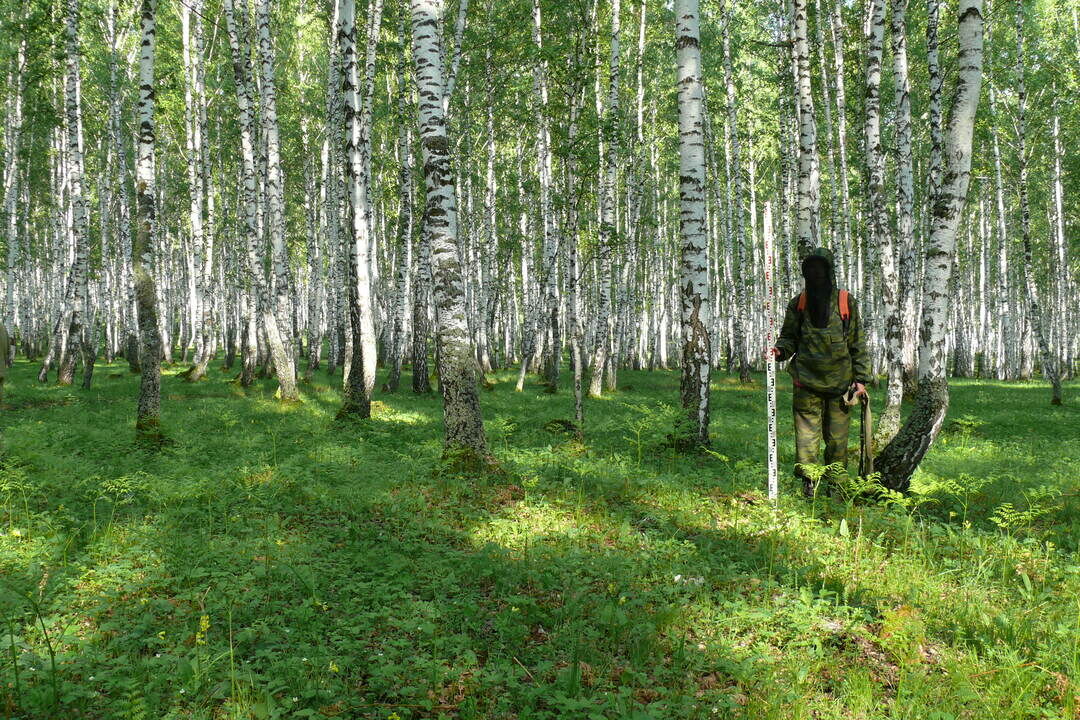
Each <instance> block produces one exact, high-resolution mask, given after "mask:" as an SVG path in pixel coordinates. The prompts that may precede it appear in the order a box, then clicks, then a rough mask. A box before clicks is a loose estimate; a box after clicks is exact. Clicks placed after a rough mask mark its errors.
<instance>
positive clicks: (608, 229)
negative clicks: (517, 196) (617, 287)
mask: <svg viewBox="0 0 1080 720" xmlns="http://www.w3.org/2000/svg"><path fill="white" fill-rule="evenodd" d="M620 10H621V8H620V0H613V1H612V3H611V57H610V63H609V76H608V81H609V86H608V101H607V107H605V108H604V115H603V122H601V133H602V137H603V139H604V143H603V145H604V157H603V158H602V160H601V165H602V170H601V174H600V208H599V211H600V239H599V246H598V248H597V252H598V254H599V256H600V257H599V260H598V271H599V272H597V274H596V280H597V285H599V290H600V292H599V295H600V298H599V302H598V303H597V307H596V337H595V338H594V340H593V344H594V345H595V348H594V349H593V357H592V376H591V377H590V378H589V397H600V392H601V390H602V388H603V377H604V368H605V366H606V365H607V361H608V345H609V344H610V343H611V331H612V328H611V277H610V275H611V265H612V262H611V260H612V257H611V256H612V253H614V252H615V247H614V246H615V181H616V175H617V171H618V158H617V153H616V147H615V145H616V143H617V142H618V133H617V128H616V123H617V121H618V117H619V13H620ZM597 102H598V103H599V100H597Z"/></svg>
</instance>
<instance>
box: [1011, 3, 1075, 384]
mask: <svg viewBox="0 0 1080 720" xmlns="http://www.w3.org/2000/svg"><path fill="white" fill-rule="evenodd" d="M1024 67H1025V64H1024V4H1023V0H1016V94H1017V110H1016V154H1017V159H1018V162H1019V163H1020V235H1021V237H1022V239H1023V241H1024V283H1025V285H1027V300H1028V302H1027V306H1028V318H1029V322H1030V323H1031V332H1032V335H1033V336H1034V338H1035V343H1036V344H1037V346H1038V349H1039V355H1040V356H1041V360H1042V371H1043V375H1045V376H1046V379H1047V380H1048V381H1049V382H1050V388H1051V396H1050V403H1051V404H1053V405H1060V404H1061V378H1060V377H1059V376H1058V370H1057V360H1056V358H1055V357H1054V354H1053V353H1052V352H1050V345H1049V343H1048V342H1047V340H1046V332H1045V329H1044V328H1043V315H1042V306H1041V304H1040V302H1039V287H1038V285H1037V284H1036V282H1035V269H1034V267H1033V265H1032V262H1033V258H1032V251H1031V207H1030V202H1029V200H1028V161H1027V84H1026V82H1025V78H1024ZM1062 310H1064V308H1058V311H1059V312H1060V311H1062Z"/></svg>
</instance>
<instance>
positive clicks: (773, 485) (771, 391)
mask: <svg viewBox="0 0 1080 720" xmlns="http://www.w3.org/2000/svg"><path fill="white" fill-rule="evenodd" d="M764 225H765V237H764V240H765V248H764V258H763V263H764V265H765V319H766V322H765V328H766V330H765V339H766V345H765V347H766V350H765V405H766V411H765V412H766V417H767V418H768V447H769V449H768V461H767V462H768V477H769V500H772V501H773V502H776V499H777V498H778V497H779V495H780V488H779V486H778V483H777V478H776V359H775V358H774V357H773V353H772V349H773V343H774V342H775V332H774V328H773V322H774V318H773V226H772V203H769V202H766V203H765V217H764Z"/></svg>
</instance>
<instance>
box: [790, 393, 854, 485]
mask: <svg viewBox="0 0 1080 720" xmlns="http://www.w3.org/2000/svg"><path fill="white" fill-rule="evenodd" d="M792 410H793V411H794V414H795V462H796V463H799V464H806V465H811V464H812V465H817V464H821V465H832V464H833V463H840V464H841V465H843V466H844V467H847V443H848V428H849V427H850V425H851V408H850V407H848V405H847V403H845V402H844V398H843V397H842V396H835V397H832V396H828V395H819V394H818V393H815V392H812V391H810V390H807V389H806V388H800V387H796V388H794V398H793V401H792ZM822 439H824V440H825V462H823V463H819V462H818V447H819V445H820V443H821V440H822ZM795 475H796V476H797V477H805V476H804V475H803V473H802V472H801V471H800V470H799V467H798V465H796V467H795Z"/></svg>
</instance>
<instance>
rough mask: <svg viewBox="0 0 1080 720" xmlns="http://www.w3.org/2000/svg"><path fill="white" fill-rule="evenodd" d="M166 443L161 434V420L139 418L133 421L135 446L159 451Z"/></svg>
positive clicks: (163, 435)
mask: <svg viewBox="0 0 1080 720" xmlns="http://www.w3.org/2000/svg"><path fill="white" fill-rule="evenodd" d="M166 443H167V439H166V437H165V434H164V433H163V432H161V420H160V419H158V418H156V417H154V418H139V419H138V420H136V421H135V444H136V445H138V446H139V447H141V448H144V449H146V450H159V449H160V448H162V447H163V446H164V445H165V444H166Z"/></svg>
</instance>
